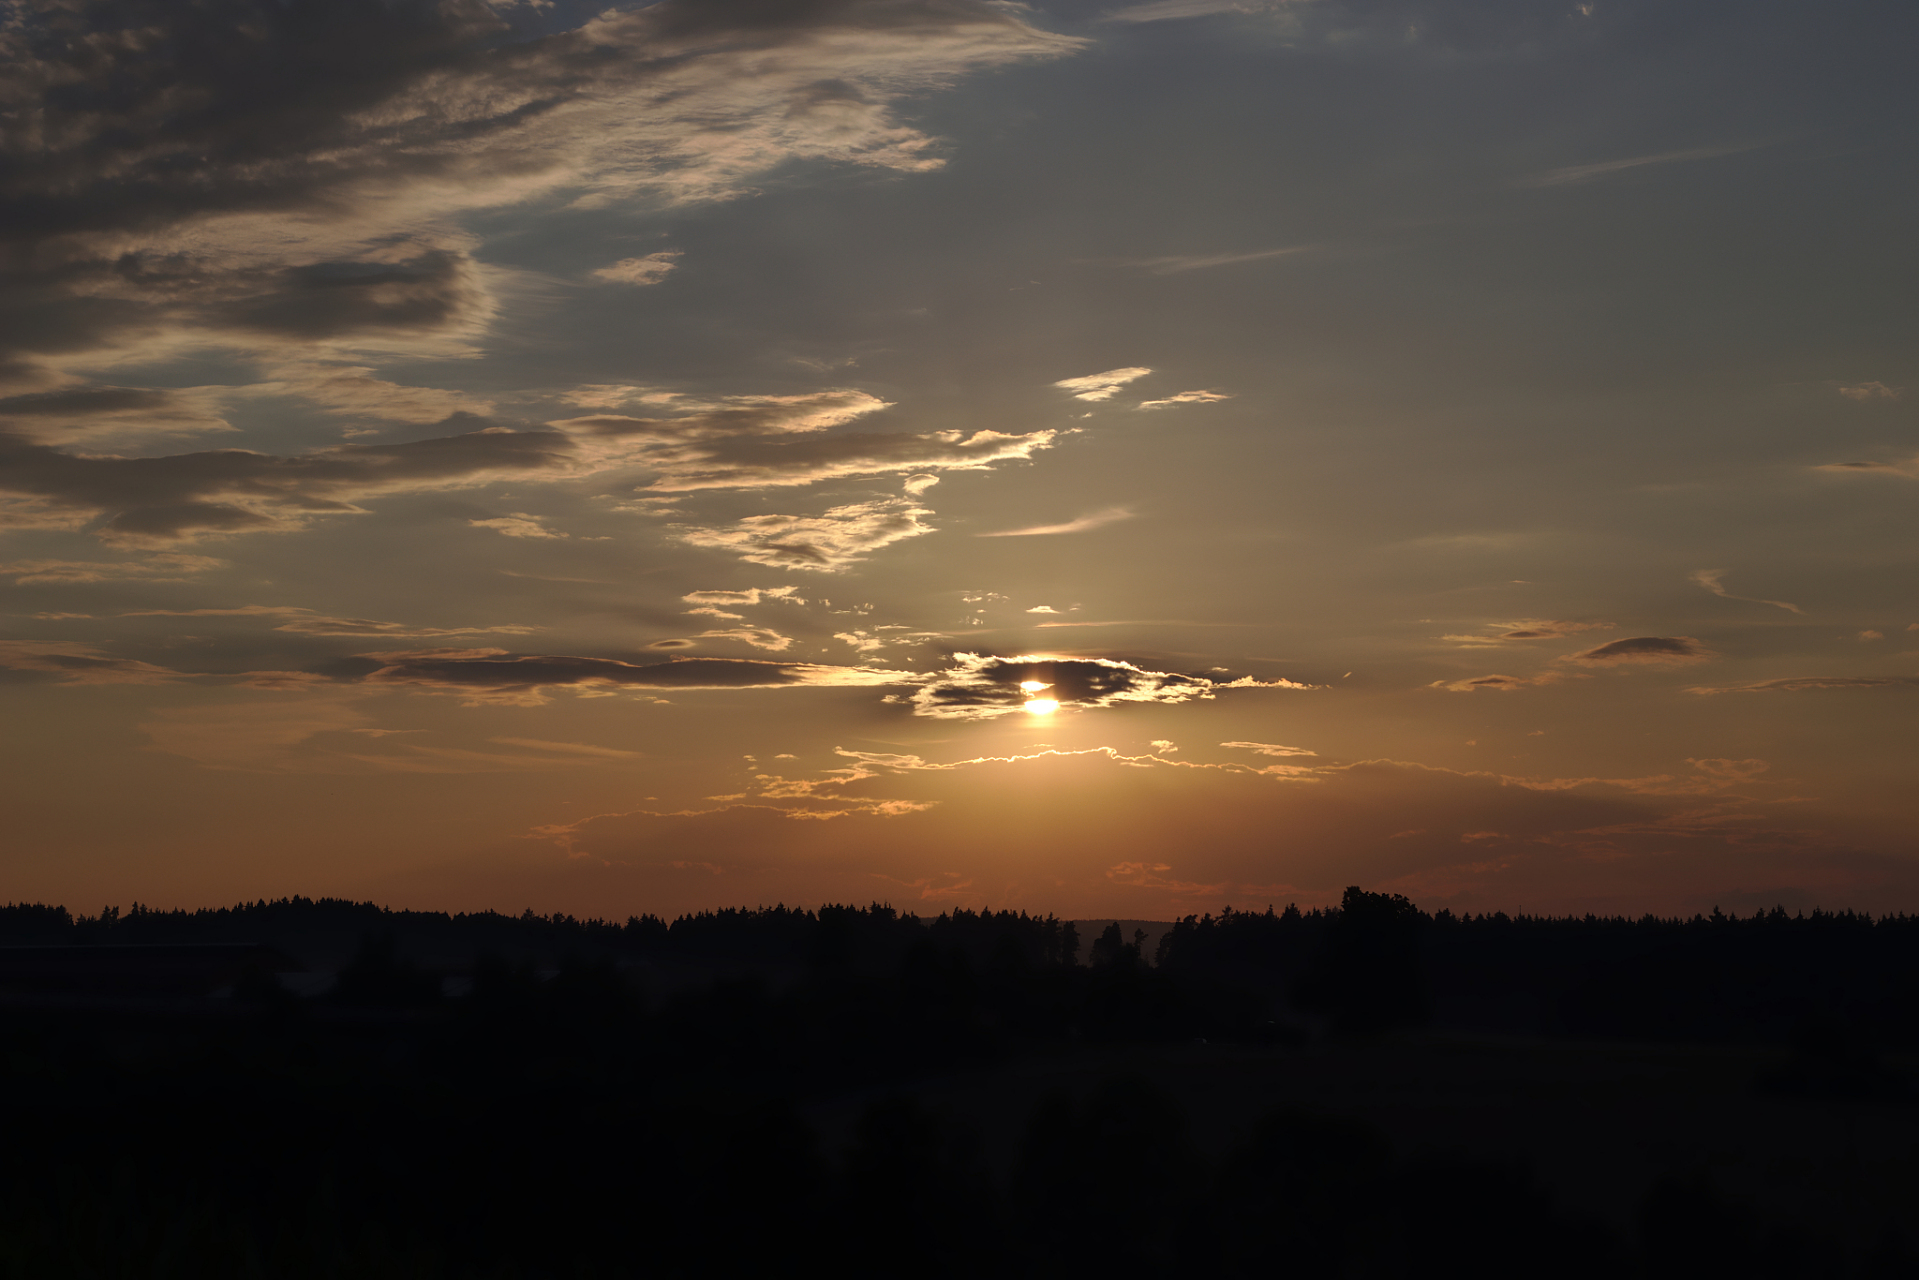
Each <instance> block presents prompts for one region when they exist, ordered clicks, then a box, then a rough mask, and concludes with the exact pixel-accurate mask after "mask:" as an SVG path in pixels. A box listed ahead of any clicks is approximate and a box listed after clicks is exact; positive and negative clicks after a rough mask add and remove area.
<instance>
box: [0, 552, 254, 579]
mask: <svg viewBox="0 0 1919 1280" xmlns="http://www.w3.org/2000/svg"><path fill="white" fill-rule="evenodd" d="M226 567H227V562H226V561H224V560H218V559H215V558H214V557H212V556H196V555H187V554H185V553H183V552H178V551H162V552H157V553H155V554H153V555H149V556H147V557H145V558H144V559H140V560H14V561H12V562H10V563H6V564H0V575H5V576H8V577H11V578H12V579H13V582H14V585H15V586H34V585H41V584H53V583H58V584H91V583H96V582H143V581H144V582H178V581H184V580H186V579H188V578H191V577H193V576H194V575H195V574H201V573H210V572H212V571H213V570H215V569H224V568H226Z"/></svg>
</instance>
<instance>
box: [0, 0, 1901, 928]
mask: <svg viewBox="0 0 1919 1280" xmlns="http://www.w3.org/2000/svg"><path fill="white" fill-rule="evenodd" d="M5 15H6V16H5V17H4V19H3V20H0V41H4V47H5V53H4V57H5V60H6V63H7V66H6V70H5V75H4V76H3V77H0V200H3V201H4V212H3V213H0V272H4V281H3V282H0V344H4V345H3V347H0V395H3V396H4V398H3V399H0V614H3V615H4V616H3V617H0V702H3V705H4V713H3V714H4V726H5V731H4V734H0V739H3V740H4V749H5V752H6V757H5V778H6V784H5V785H6V794H5V814H6V827H5V831H6V838H5V841H4V848H5V857H4V878H3V880H0V900H23V901H48V902H63V903H65V904H67V905H68V906H69V907H72V908H73V909H75V910H88V911H93V910H97V909H98V908H99V906H100V905H101V904H103V903H117V904H122V905H124V904H126V903H129V902H131V901H133V900H136V899H137V900H139V901H142V902H146V903H150V904H156V905H161V906H199V905H211V904H219V903H228V902H232V901H235V900H239V899H249V900H251V899H254V898H258V897H263V896H264V897H277V896H280V895H283V894H295V893H299V894H307V895H310V896H318V895H336V896H350V897H355V898H372V899H375V900H378V901H381V902H384V903H389V904H393V905H408V906H416V907H433V908H443V909H478V908H496V909H501V910H506V911H512V912H518V911H519V910H521V909H522V908H525V907H532V908H534V909H536V910H539V911H554V910H563V911H568V912H572V913H575V914H581V915H599V916H613V917H620V918H623V917H625V916H626V915H627V914H629V913H637V912H643V911H652V912H656V913H660V914H664V915H667V916H669V917H670V916H671V915H673V914H676V913H679V912H682V911H687V910H692V909H696V908H702V907H714V906H722V905H751V904H755V903H772V902H776V901H784V902H787V903H800V904H804V905H814V904H817V903H820V902H822V901H859V902H865V901H870V900H874V899H880V900H887V901H891V902H892V903H893V904H894V905H896V906H899V907H902V908H904V909H909V910H914V911H918V912H921V913H929V912H937V911H939V910H943V909H947V908H949V907H952V906H955V905H958V906H966V907H981V906H991V907H995V908H998V907H1014V908H1024V909H1029V910H1038V911H1054V912H1059V913H1062V914H1066V915H1070V916H1089V915H1101V914H1104V915H1120V916H1129V917H1141V918H1154V919H1167V918H1171V917H1173V916H1175V915H1184V914H1186V913H1188V912H1193V911H1204V910H1217V909H1219V908H1220V907H1221V906H1223V905H1226V904H1232V905H1234V906H1235V907H1257V908H1264V907H1265V906H1266V904H1267V903H1269V902H1273V903H1279V904H1282V905H1283V904H1284V903H1286V902H1289V901H1295V902H1298V903H1300V904H1301V905H1313V904H1322V903H1327V902H1330V901H1333V900H1336V899H1337V897H1338V895H1339V893H1340V890H1341V889H1342V888H1343V887H1344V886H1346V885H1348V884H1360V885H1363V886H1365V887H1367V888H1370V889H1377V890H1389V891H1395V892H1401V893H1405V894H1407V895H1408V896H1410V897H1412V898H1413V899H1414V900H1415V901H1417V902H1418V903H1420V904H1421V905H1422V906H1424V907H1426V908H1428V909H1437V908H1439V907H1442V906H1450V907H1452V908H1453V909H1454V910H1462V909H1466V910H1474V911H1480V910H1507V911H1522V910H1523V911H1533V912H1541V911H1552V912H1566V911H1576V912H1585V911H1588V910H1591V911H1598V912H1609V913H1610V912H1625V913H1630V914H1635V915H1636V914H1639V913H1641V912H1646V911H1653V912H1660V913H1668V912H1677V911H1684V912H1688V913H1689V912H1692V911H1694V910H1709V909H1710V908H1711V907H1712V906H1713V905H1714V904H1718V905H1721V906H1724V907H1726V908H1728V909H1732V908H1738V909H1740V910H1743V911H1748V912H1749V911H1750V910H1752V909H1753V908H1755V907H1757V906H1761V905H1765V906H1770V905H1772V904H1774V903H1783V904H1784V905H1786V906H1787V907H1789V908H1793V907H1810V906H1813V905H1815V904H1817V905H1824V906H1828V907H1855V908H1863V909H1869V910H1873V911H1887V910H1908V911H1910V910H1914V909H1919V848H1915V837H1914V832H1915V821H1914V819H1915V817H1919V813H1916V812H1915V810H1919V785H1916V780H1915V767H1914V766H1915V762H1916V760H1915V756H1916V754H1919V753H1916V750H1915V712H1916V711H1919V590H1916V589H1919V572H1916V570H1919V536H1916V535H1919V518H1916V516H1919V505H1916V500H1919V431H1916V430H1915V427H1916V426H1919V415H1916V413H1915V411H1916V410H1919V307H1916V306H1915V300H1916V299H1919V271H1916V270H1915V267H1916V266H1919V252H1916V251H1915V237H1914V228H1915V227H1919V198H1916V197H1919V77H1915V76H1914V75H1913V73H1912V66H1911V61H1912V51H1913V50H1914V49H1915V48H1919V7H1915V6H1914V5H1912V4H1911V3H1910V0H1883V2H1875V0H1817V2H1815V0H1781V2H1779V3H1754V2H1753V0H1739V2H1737V3H1735V2H1733V0H1697V2H1694V3H1686V4H1674V3H1670V0H1591V3H1575V2H1574V0H1151V2H1149V3H1143V4H1133V5H1127V4H1125V3H1124V0H1054V2H1049V3H1044V4H1035V5H1031V6H1027V5H1020V4H1013V3H1000V2H993V0H665V2H664V3H660V4H656V5H653V6H651V7H638V6H625V7H615V8H612V9H606V10H604V11H600V10H598V9H596V8H595V7H593V6H587V5H580V4H573V3H569V2H568V0H553V2H551V3H547V2H544V0H541V2H539V3H520V4H512V3H507V2H505V0H495V2H493V3H487V2H486V0H442V2H440V3H429V2H426V0H15V2H13V3H10V4H9V5H8V6H7V7H6V10H5Z"/></svg>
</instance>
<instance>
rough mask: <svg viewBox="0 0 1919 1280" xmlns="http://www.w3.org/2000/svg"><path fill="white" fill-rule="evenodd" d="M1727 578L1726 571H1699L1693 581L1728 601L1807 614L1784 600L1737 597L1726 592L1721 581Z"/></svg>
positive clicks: (1694, 575)
mask: <svg viewBox="0 0 1919 1280" xmlns="http://www.w3.org/2000/svg"><path fill="white" fill-rule="evenodd" d="M1725 576H1726V571H1725V570H1724V569H1698V570H1695V571H1694V572H1693V574H1692V581H1694V582H1696V583H1698V584H1699V585H1700V586H1702V587H1704V588H1705V589H1706V590H1708V591H1710V592H1712V593H1713V594H1714V595H1716V596H1721V597H1723V598H1725V599H1727V600H1743V601H1745V602H1746V603H1747V604H1769V605H1771V606H1772V607H1773V608H1775V609H1784V610H1785V611H1786V612H1788V613H1797V614H1804V613H1805V612H1806V611H1805V610H1804V609H1801V608H1800V607H1799V606H1798V605H1796V604H1787V603H1786V602H1785V601H1784V600H1761V599H1759V598H1758V597H1757V596H1736V595H1734V594H1732V592H1730V591H1728V590H1726V588H1725V585H1724V584H1723V583H1722V582H1721V581H1720V579H1722V578H1724V577H1725Z"/></svg>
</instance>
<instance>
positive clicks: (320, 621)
mask: <svg viewBox="0 0 1919 1280" xmlns="http://www.w3.org/2000/svg"><path fill="white" fill-rule="evenodd" d="M120 616H121V617H123V618H257V617H265V618H286V619H288V621H286V622H283V623H281V624H280V625H279V626H277V627H275V628H274V630H275V631H286V632H291V633H292V634H294V635H303V636H354V637H361V636H393V637H396V638H405V639H429V638H435V637H441V636H474V635H522V636H523V635H531V634H532V633H533V632H535V631H539V630H541V628H539V627H534V626H519V625H506V626H480V627H420V626H414V625H412V624H410V623H405V622H381V621H378V620H377V619H373V618H336V617H330V616H328V615H326V614H323V613H316V612H315V611H314V610H312V609H301V608H296V607H293V606H290V605H265V604H249V605H241V606H239V607H237V608H232V609H136V610H134V611H132V612H129V613H122V614H121V615H120Z"/></svg>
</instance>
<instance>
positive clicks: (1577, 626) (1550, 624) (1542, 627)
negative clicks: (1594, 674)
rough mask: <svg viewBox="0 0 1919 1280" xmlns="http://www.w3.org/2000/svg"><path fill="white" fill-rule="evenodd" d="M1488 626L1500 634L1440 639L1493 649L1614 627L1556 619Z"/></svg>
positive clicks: (1611, 625) (1491, 624)
mask: <svg viewBox="0 0 1919 1280" xmlns="http://www.w3.org/2000/svg"><path fill="white" fill-rule="evenodd" d="M1486 625H1487V626H1489V627H1491V628H1493V629H1494V630H1495V631H1497V632H1498V634H1497V635H1490V636H1488V635H1450V636H1441V637H1440V639H1441V640H1450V641H1453V642H1454V643H1455V644H1465V645H1475V646H1478V647H1481V648H1493V647H1498V646H1499V645H1500V643H1501V642H1502V641H1511V640H1519V641H1525V640H1556V639H1558V638H1559V637H1561V636H1570V635H1577V634H1579V633H1580V632H1582V631H1610V630H1612V629H1613V626H1614V624H1613V623H1610V622H1569V621H1562V620H1559V619H1554V618H1531V619H1528V620H1526V621H1524V622H1490V623H1487V624H1486Z"/></svg>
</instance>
